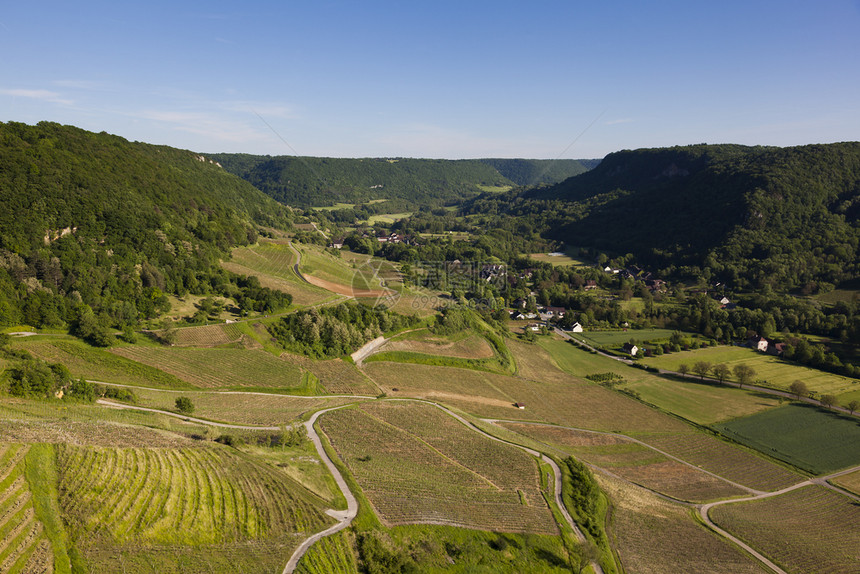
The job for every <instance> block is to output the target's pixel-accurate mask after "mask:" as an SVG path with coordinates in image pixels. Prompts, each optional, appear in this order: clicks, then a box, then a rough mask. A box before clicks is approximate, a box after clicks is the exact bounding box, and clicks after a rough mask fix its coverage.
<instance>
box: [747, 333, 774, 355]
mask: <svg viewBox="0 0 860 574" xmlns="http://www.w3.org/2000/svg"><path fill="white" fill-rule="evenodd" d="M768 344H769V341H768V340H767V339H765V338H764V337H761V336H756V337H750V338H749V339H747V346H749V347H750V348H751V349H755V350H756V351H761V352H762V353H766V352H767V346H768Z"/></svg>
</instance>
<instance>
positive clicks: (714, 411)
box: [619, 369, 782, 425]
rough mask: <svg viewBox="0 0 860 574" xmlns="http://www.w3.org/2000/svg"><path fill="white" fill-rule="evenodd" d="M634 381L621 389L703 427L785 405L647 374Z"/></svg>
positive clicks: (768, 398) (736, 391) (717, 386)
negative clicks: (634, 393)
mask: <svg viewBox="0 0 860 574" xmlns="http://www.w3.org/2000/svg"><path fill="white" fill-rule="evenodd" d="M631 370H632V369H631ZM624 374H625V375H631V374H632V373H630V372H629V371H626V372H624ZM631 378H633V379H634V381H633V382H630V383H627V384H623V385H620V386H619V388H621V389H629V390H632V391H635V392H636V393H638V395H639V396H640V397H641V398H642V400H643V401H645V402H648V403H651V404H652V405H655V406H657V407H659V408H661V409H663V410H665V411H669V412H671V413H674V414H676V415H678V416H680V417H683V418H685V419H687V420H690V421H693V422H694V423H697V424H701V425H711V424H714V423H717V422H721V421H726V420H729V419H734V418H737V417H743V416H747V415H751V414H755V413H757V412H760V411H764V410H768V409H772V408H774V407H777V406H780V404H782V403H781V401H780V399H779V398H778V397H774V396H773V395H768V394H765V393H759V392H755V391H748V390H746V389H737V388H735V387H726V386H723V385H720V384H718V383H708V382H701V383H700V382H696V381H692V380H685V381H679V380H676V379H672V378H668V377H657V376H654V375H649V374H647V373H644V372H643V373H642V374H641V375H634V376H633V377H631Z"/></svg>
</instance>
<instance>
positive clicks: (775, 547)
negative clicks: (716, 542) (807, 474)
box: [710, 486, 860, 574]
mask: <svg viewBox="0 0 860 574" xmlns="http://www.w3.org/2000/svg"><path fill="white" fill-rule="evenodd" d="M710 516H711V519H712V520H713V521H714V522H716V523H717V524H718V525H719V526H721V527H723V528H725V529H726V530H728V531H729V532H731V533H732V534H734V535H736V536H737V537H739V538H741V539H742V540H744V541H745V542H747V543H748V544H750V545H752V546H753V547H754V548H757V549H759V550H760V551H761V552H762V553H763V554H765V555H766V556H768V557H769V558H770V559H771V560H773V561H774V562H776V563H777V564H778V565H779V566H781V567H782V568H783V569H785V570H786V572H790V573H795V572H796V573H806V572H828V573H832V574H849V573H856V572H860V529H858V528H857V525H858V524H860V506H858V505H857V503H856V502H854V501H852V500H851V499H850V498H848V497H845V496H842V495H841V494H838V493H836V492H833V491H832V490H828V489H826V488H824V487H820V486H807V487H804V488H799V489H797V490H793V491H791V492H788V493H786V494H781V495H779V496H774V497H772V498H765V499H762V500H755V501H751V502H740V503H737V504H725V505H721V506H717V507H715V508H713V509H711V512H710Z"/></svg>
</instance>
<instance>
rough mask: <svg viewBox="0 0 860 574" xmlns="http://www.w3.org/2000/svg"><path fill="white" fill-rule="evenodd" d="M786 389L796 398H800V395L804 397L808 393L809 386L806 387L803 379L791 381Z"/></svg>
mask: <svg viewBox="0 0 860 574" xmlns="http://www.w3.org/2000/svg"><path fill="white" fill-rule="evenodd" d="M788 390H789V391H790V392H791V394H793V395H794V396H795V397H796V398H797V399H798V400H800V398H801V397H805V396H806V395H808V394H809V387H807V386H806V383H804V382H803V381H794V382H793V383H791V385H790V386H789V387H788Z"/></svg>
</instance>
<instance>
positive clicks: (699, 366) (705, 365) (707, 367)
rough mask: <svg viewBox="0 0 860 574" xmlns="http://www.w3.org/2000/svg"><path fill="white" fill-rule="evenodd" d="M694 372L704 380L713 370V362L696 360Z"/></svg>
mask: <svg viewBox="0 0 860 574" xmlns="http://www.w3.org/2000/svg"><path fill="white" fill-rule="evenodd" d="M693 372H694V373H696V374H697V375H699V377H700V378H702V379H703V380H704V378H705V375H707V374H708V373H710V372H711V363H709V362H708V361H696V362H695V363H693Z"/></svg>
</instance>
